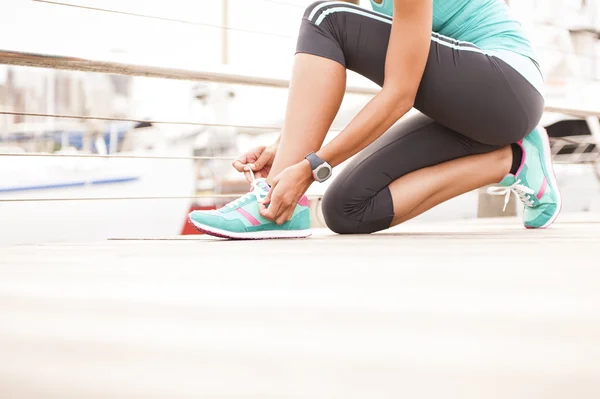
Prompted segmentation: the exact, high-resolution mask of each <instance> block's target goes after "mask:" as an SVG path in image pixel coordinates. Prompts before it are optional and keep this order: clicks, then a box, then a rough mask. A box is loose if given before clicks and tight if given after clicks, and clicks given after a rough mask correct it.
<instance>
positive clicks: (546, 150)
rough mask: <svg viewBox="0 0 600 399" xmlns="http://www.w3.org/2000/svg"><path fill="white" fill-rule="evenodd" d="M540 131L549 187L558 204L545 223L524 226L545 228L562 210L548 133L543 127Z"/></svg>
mask: <svg viewBox="0 0 600 399" xmlns="http://www.w3.org/2000/svg"><path fill="white" fill-rule="evenodd" d="M542 133H543V135H544V137H543V140H542V141H543V144H544V162H545V164H546V171H548V177H549V178H550V180H551V181H550V182H549V183H550V187H551V188H552V189H553V190H556V194H557V196H558V198H557V201H556V202H557V205H558V206H557V207H556V212H554V215H552V217H551V218H550V220H548V221H547V222H546V224H544V225H543V226H540V227H531V226H525V227H526V228H528V229H545V228H547V227H549V226H550V225H551V224H552V223H554V221H555V220H556V218H558V215H560V211H561V210H562V195H561V193H560V189H559V188H558V182H557V181H556V173H555V172H554V165H553V164H552V149H551V148H550V137H548V133H546V130H545V129H542Z"/></svg>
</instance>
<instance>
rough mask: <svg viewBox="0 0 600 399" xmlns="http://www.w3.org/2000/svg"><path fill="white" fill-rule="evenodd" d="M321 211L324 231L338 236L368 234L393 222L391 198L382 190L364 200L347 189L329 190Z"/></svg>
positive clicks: (363, 196)
mask: <svg viewBox="0 0 600 399" xmlns="http://www.w3.org/2000/svg"><path fill="white" fill-rule="evenodd" d="M386 195H390V198H389V200H388V198H387V197H386ZM384 197H385V198H384ZM388 208H389V209H388ZM322 211H323V218H324V219H325V224H326V225H327V227H328V228H329V229H330V230H332V231H333V232H335V233H338V234H371V233H374V232H377V231H381V230H385V229H387V228H389V227H390V223H391V222H392V219H393V206H392V205H391V194H389V190H385V189H384V190H381V191H380V192H378V193H377V194H375V195H373V194H371V195H369V196H365V195H361V194H360V193H358V192H355V191H354V190H353V189H352V187H350V186H348V185H347V186H346V187H344V185H341V187H340V186H337V187H335V186H332V187H330V189H329V190H327V192H326V193H325V196H324V197H323V203H322Z"/></svg>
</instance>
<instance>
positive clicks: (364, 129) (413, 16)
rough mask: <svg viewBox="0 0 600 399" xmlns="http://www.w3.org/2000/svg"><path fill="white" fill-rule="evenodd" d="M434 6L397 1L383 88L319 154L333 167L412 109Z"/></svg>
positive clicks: (424, 0) (429, 1) (412, 0)
mask: <svg viewBox="0 0 600 399" xmlns="http://www.w3.org/2000/svg"><path fill="white" fill-rule="evenodd" d="M432 2H433V0H394V16H393V22H392V31H391V35H390V41H389V45H388V50H387V56H386V62H385V81H384V84H383V88H382V90H381V91H380V92H379V93H378V94H377V95H376V96H375V97H373V98H372V99H371V101H369V103H368V104H367V105H366V106H365V107H364V108H363V109H362V110H361V111H360V112H359V113H358V115H357V116H356V117H355V118H354V119H353V120H352V122H351V123H350V124H349V125H348V126H347V127H346V129H344V131H342V132H341V133H340V134H339V135H338V136H337V137H336V138H335V139H333V140H332V141H331V142H330V143H328V144H327V145H325V146H324V147H323V148H321V150H319V151H318V152H317V155H318V156H319V157H321V158H322V159H324V160H325V161H327V162H328V163H329V164H330V165H331V166H332V167H333V166H337V165H339V164H340V163H342V162H344V161H345V160H347V159H348V158H350V157H352V156H353V155H355V154H356V153H358V152H359V151H361V150H362V149H364V148H365V147H367V146H368V145H369V144H371V143H372V142H373V141H375V140H376V139H377V138H378V137H380V136H381V135H382V134H383V133H385V132H386V131H387V130H388V129H389V128H390V127H391V126H392V125H393V124H394V123H396V121H398V119H400V118H401V117H402V116H403V115H404V114H406V113H407V112H408V111H409V110H410V109H411V108H412V106H413V104H414V101H415V97H416V95H417V90H418V88H419V85H420V82H421V78H422V76H423V72H424V70H425V64H426V63H427V57H428V55H429V46H430V43H431V25H432V18H433V5H432ZM304 162H308V161H304Z"/></svg>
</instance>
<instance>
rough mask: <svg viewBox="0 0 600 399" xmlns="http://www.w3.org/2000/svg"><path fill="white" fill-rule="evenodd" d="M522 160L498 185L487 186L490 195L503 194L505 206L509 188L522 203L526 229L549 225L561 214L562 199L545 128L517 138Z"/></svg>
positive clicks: (509, 192) (509, 191) (508, 196)
mask: <svg viewBox="0 0 600 399" xmlns="http://www.w3.org/2000/svg"><path fill="white" fill-rule="evenodd" d="M517 144H519V145H520V146H521V148H522V149H523V160H522V161H521V166H520V168H519V170H518V171H517V173H516V174H515V175H513V174H507V175H506V176H505V177H504V179H502V181H501V182H500V183H499V186H498V187H490V188H488V193H489V194H492V195H505V201H504V208H505V209H506V204H507V203H508V201H509V199H510V194H511V192H512V193H514V194H516V195H517V197H519V199H520V200H521V202H523V204H524V205H525V207H524V209H523V224H524V225H525V227H526V228H528V229H539V228H545V227H548V226H550V225H551V224H552V223H553V222H554V221H555V220H556V218H557V217H558V215H559V214H560V210H561V207H562V200H561V195H560V191H559V189H558V184H557V182H556V177H555V175H554V168H553V167H552V151H551V149H550V140H549V138H548V134H547V133H546V130H545V129H543V128H541V127H540V128H537V129H535V130H534V131H533V132H531V133H530V134H529V135H528V136H527V137H525V138H524V139H523V140H521V141H520V142H518V143H517Z"/></svg>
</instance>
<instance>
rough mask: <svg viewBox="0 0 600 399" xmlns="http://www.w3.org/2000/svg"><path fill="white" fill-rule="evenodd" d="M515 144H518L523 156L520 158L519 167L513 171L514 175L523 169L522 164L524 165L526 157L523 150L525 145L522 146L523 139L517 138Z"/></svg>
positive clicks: (517, 174)
mask: <svg viewBox="0 0 600 399" xmlns="http://www.w3.org/2000/svg"><path fill="white" fill-rule="evenodd" d="M515 144H518V145H519V147H521V152H522V153H523V157H522V158H521V165H520V166H519V169H517V173H515V176H519V173H521V170H522V169H523V166H524V165H525V160H526V159H527V153H526V152H525V147H523V140H519V141H517V142H516V143H515Z"/></svg>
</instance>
